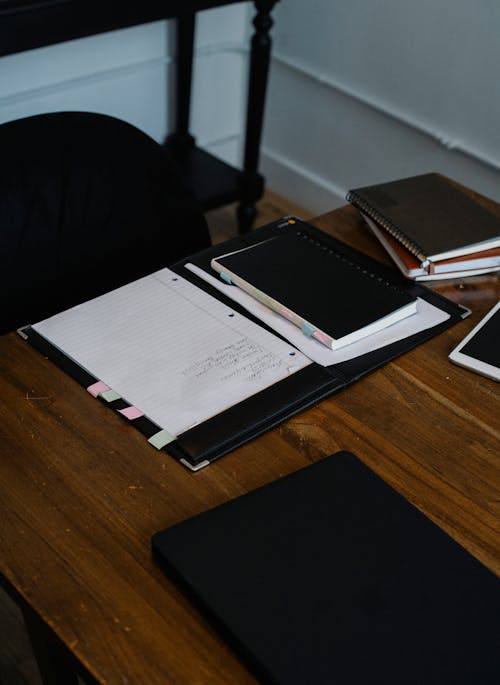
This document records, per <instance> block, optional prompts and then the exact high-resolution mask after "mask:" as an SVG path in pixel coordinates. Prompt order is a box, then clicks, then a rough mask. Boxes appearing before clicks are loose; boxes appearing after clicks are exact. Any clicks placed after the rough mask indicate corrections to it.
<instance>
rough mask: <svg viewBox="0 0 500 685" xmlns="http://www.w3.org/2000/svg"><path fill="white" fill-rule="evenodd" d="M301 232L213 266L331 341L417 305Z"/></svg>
mask: <svg viewBox="0 0 500 685" xmlns="http://www.w3.org/2000/svg"><path fill="white" fill-rule="evenodd" d="M335 254H336V253H335V252H334V251H333V250H332V249H329V247H328V245H326V244H325V243H323V242H320V241H318V240H315V239H312V238H310V237H309V235H308V234H307V233H306V232H304V231H302V230H301V229H300V226H299V227H298V228H297V230H296V231H293V230H291V231H289V232H288V233H286V234H284V235H280V236H278V237H277V238H273V239H271V240H265V241H263V242H262V243H259V244H257V245H255V246H253V247H251V248H250V249H244V250H241V251H239V252H236V253H234V254H229V255H225V256H222V257H219V258H217V262H218V263H219V264H220V265H221V266H222V267H224V268H225V269H228V270H229V271H230V272H232V273H233V274H236V275H237V276H239V277H240V278H242V279H243V280H244V281H247V282H248V283H249V284H251V285H252V286H253V287H255V288H257V289H258V290H260V291H261V292H263V293H264V294H265V295H267V296H269V297H272V298H273V299H275V300H277V301H278V302H279V303H280V304H282V305H284V306H285V307H287V308H288V309H290V310H291V311H292V312H294V313H295V314H297V315H298V316H300V317H301V318H302V319H305V320H306V321H308V322H309V323H311V324H313V325H314V326H315V327H316V328H319V329H320V330H322V331H323V332H325V333H326V334H327V335H329V336H331V337H332V338H334V339H335V340H339V339H342V338H344V337H345V336H347V335H349V334H351V333H354V332H356V331H360V330H361V329H363V328H365V327H366V326H368V325H370V324H373V323H375V322H376V321H378V320H379V319H382V318H384V317H386V316H388V315H389V314H392V313H393V312H395V311H397V310H399V309H401V308H402V307H405V306H406V305H408V304H410V303H412V302H415V297H412V296H411V295H410V294H409V293H408V292H407V291H405V290H403V289H402V288H397V287H395V286H394V285H388V284H386V282H385V281H384V280H383V279H378V278H377V277H376V274H374V273H373V272H370V271H368V270H367V269H366V268H360V267H359V266H357V265H356V264H355V263H353V262H352V261H351V260H347V259H342V258H340V256H339V258H335Z"/></svg>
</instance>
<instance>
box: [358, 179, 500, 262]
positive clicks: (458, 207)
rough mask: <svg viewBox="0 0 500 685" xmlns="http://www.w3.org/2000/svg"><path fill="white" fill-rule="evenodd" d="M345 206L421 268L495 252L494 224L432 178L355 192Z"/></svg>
mask: <svg viewBox="0 0 500 685" xmlns="http://www.w3.org/2000/svg"><path fill="white" fill-rule="evenodd" d="M347 200H348V201H349V202H351V203H352V204H353V205H354V206H355V207H357V208H358V209H359V210H360V211H361V212H363V213H364V214H366V215H367V216H369V217H370V218H371V219H373V220H374V221H375V222H376V223H377V224H378V225H379V226H381V227H382V228H384V230H385V231H387V232H388V233H389V234H391V235H392V236H393V237H394V238H396V239H397V240H398V241H399V242H400V243H401V244H402V245H403V246H404V247H405V248H406V249H407V250H408V251H409V252H411V253H412V254H414V255H415V256H416V257H417V258H418V259H419V260H420V261H421V262H422V263H424V264H425V263H426V262H428V261H430V262H437V261H439V260H443V259H452V258H454V257H459V256H461V255H465V254H472V253H475V252H480V251H484V250H488V249H492V248H497V247H499V246H500V219H499V218H497V217H496V216H495V215H494V214H492V213H491V212H489V211H488V210H486V209H484V208H483V207H482V206H481V205H479V204H478V203H477V202H475V201H474V200H473V199H471V198H470V197H469V196H468V195H466V194H465V193H464V192H462V191H461V190H459V189H458V188H457V187H456V186H454V185H453V184H452V183H451V182H450V181H448V180H447V179H446V178H444V177H443V176H441V175H440V174H437V173H429V174H423V175H420V176H412V177H410V178H404V179H400V180H397V181H391V182H389V183H381V184H377V185H372V186H366V187H363V188H356V189H354V190H350V191H349V193H348V194H347Z"/></svg>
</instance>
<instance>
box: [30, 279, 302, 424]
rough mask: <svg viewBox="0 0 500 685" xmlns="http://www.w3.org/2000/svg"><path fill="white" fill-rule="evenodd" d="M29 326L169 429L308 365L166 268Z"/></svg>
mask: <svg viewBox="0 0 500 685" xmlns="http://www.w3.org/2000/svg"><path fill="white" fill-rule="evenodd" d="M33 328H34V329H35V330H36V331H37V332H38V333H40V334H41V335H43V336H44V337H45V338H47V339H48V340H49V341H50V342H51V343H52V344H54V345H55V346H56V347H58V348H59V349H61V350H62V351H63V352H64V353H65V354H66V355H68V356H70V357H71V358H73V359H74V360H75V361H77V362H78V363H79V364H80V365H81V366H82V367H83V368H85V369H86V370H87V371H88V372H89V373H91V374H92V375H93V376H95V377H96V378H98V379H99V380H102V381H104V382H105V383H106V384H107V385H108V386H109V387H110V388H112V389H113V390H115V391H116V392H118V393H119V394H120V395H121V397H123V398H124V399H125V400H127V402H129V403H130V404H132V405H134V406H135V407H138V408H139V409H140V410H141V411H142V412H144V414H146V416H148V417H149V418H150V419H151V420H152V421H154V423H156V424H157V425H158V426H159V427H160V428H164V429H167V430H168V431H169V432H170V433H172V434H173V435H179V434H181V433H183V432H184V431H186V430H187V429H188V428H190V427H192V426H195V425H197V424H199V423H201V422H203V421H205V420H206V419H208V418H210V417H211V416H215V415H216V414H218V413H220V412H221V411H223V410H224V409H226V408H228V407H230V406H232V405H233V404H236V403H237V402H239V401H241V400H243V399H245V398H246V397H249V396H251V395H253V394H255V393H257V392H259V391H260V390H263V389H264V388H266V387H268V386H270V385H272V384H274V383H276V382H277V381H279V380H281V379H283V378H285V377H286V376H288V375H290V374H292V373H295V372H296V371H298V370H299V369H301V368H303V367H304V366H307V365H308V364H309V363H310V360H309V359H308V358H307V357H306V356H304V355H303V354H301V353H300V352H299V351H298V350H297V349H296V348H294V347H292V346H291V345H289V344H288V343H286V342H283V341H282V340H280V339H279V338H278V337H277V336H275V335H273V334H271V333H269V332H267V331H265V330H264V329H262V328H261V327H260V326H258V325H256V324H254V323H253V322H251V321H250V320H249V319H247V318H246V317H244V316H242V315H241V314H239V313H237V312H235V311H234V310H233V309H231V308H230V307H227V306H226V305H224V304H222V303H221V302H219V301H218V300H217V299H215V298H213V297H212V296H211V295H208V294H207V293H205V292H204V291H202V290H200V289H199V288H197V287H196V286H194V285H192V284H191V283H190V282H189V281H187V280H185V279H183V278H181V277H180V276H178V275H177V274H175V273H174V272H172V271H170V270H169V269H162V270H161V271H158V272H156V273H154V274H152V275H150V276H147V277H145V278H142V279H139V280H138V281H135V282H133V283H130V284H128V285H126V286H123V287H122V288H118V289H117V290H114V291H112V292H110V293H107V294H106V295H102V296H101V297H98V298H96V299H94V300H90V301H89V302H85V303H84V304H81V305H78V306H76V307H73V308H72V309H69V310H67V311H66V312H62V313H61V314H57V315H55V316H53V317H51V318H49V319H46V320H45V321H42V322H40V323H38V324H35V325H34V326H33Z"/></svg>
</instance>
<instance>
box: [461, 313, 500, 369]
mask: <svg viewBox="0 0 500 685" xmlns="http://www.w3.org/2000/svg"><path fill="white" fill-rule="evenodd" d="M449 358H450V359H451V361H452V362H455V364H460V366H465V367H466V368H468V369H471V370H472V371H477V373H480V374H482V375H483V376H488V377H489V378H493V379H494V380H496V381H500V300H499V301H498V302H497V303H496V305H495V306H494V307H493V309H491V310H490V311H489V312H488V313H487V314H486V316H485V317H483V319H481V321H480V322H479V323H478V324H477V326H476V327H475V328H473V329H472V331H471V332H470V333H469V335H467V336H466V337H465V338H464V339H463V340H462V342H461V343H460V344H459V345H457V347H455V349H454V350H453V352H452V353H451V354H450V357H449Z"/></svg>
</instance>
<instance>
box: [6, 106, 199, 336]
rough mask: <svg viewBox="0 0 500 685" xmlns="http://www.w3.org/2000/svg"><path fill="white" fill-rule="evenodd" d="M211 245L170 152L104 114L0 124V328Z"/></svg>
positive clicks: (38, 316) (75, 114) (12, 326)
mask: <svg viewBox="0 0 500 685" xmlns="http://www.w3.org/2000/svg"><path fill="white" fill-rule="evenodd" d="M209 245H210V237H209V233H208V228H207V225H206V222H205V219H204V216H203V214H202V212H201V210H200V208H199V206H198V204H197V202H196V200H195V199H194V197H193V196H192V195H191V194H190V193H189V192H188V191H187V189H186V188H185V187H184V186H183V183H182V181H181V179H180V177H179V173H178V171H177V169H176V167H175V165H174V162H173V161H172V160H171V158H170V157H169V156H168V153H167V152H166V151H165V150H164V149H163V148H162V147H161V146H160V145H158V144H157V143H156V142H155V141H154V140H152V139H151V138H150V137H149V136H147V135H146V134H145V133H143V132H142V131H140V130H139V129H137V128H135V127H134V126H132V125H130V124H128V123H126V122H124V121H120V120H119V119H115V118H113V117H109V116H105V115H102V114H92V113H85V112H58V113H54V114H42V115H37V116H33V117H28V118H26V119H19V120H16V121H12V122H8V123H6V124H3V125H1V126H0V293H1V300H2V304H1V305H0V333H3V332H6V331H9V330H13V329H15V328H17V327H19V326H21V325H24V324H27V323H34V322H36V321H38V320H40V319H43V318H45V317H47V316H50V315H52V314H54V313H56V312H58V311H62V310H64V309H66V308H68V307H70V306H73V305H75V304H77V303H79V302H83V301H85V300H88V299H90V298H92V297H96V296H97V295H100V294H102V293H104V292H107V291H108V290H111V289H112V288H116V287H118V286H120V285H123V284H124V283H127V282H129V281H131V280H134V279H136V278H139V277H141V276H143V275H146V274H148V273H151V272H152V271H155V270H157V269H160V268H162V267H164V266H168V265H169V264H172V263H173V262H175V261H177V260H178V259H181V258H182V257H185V256H187V255H188V254H190V253H191V252H193V251H196V250H199V249H201V248H204V247H208V246H209Z"/></svg>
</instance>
